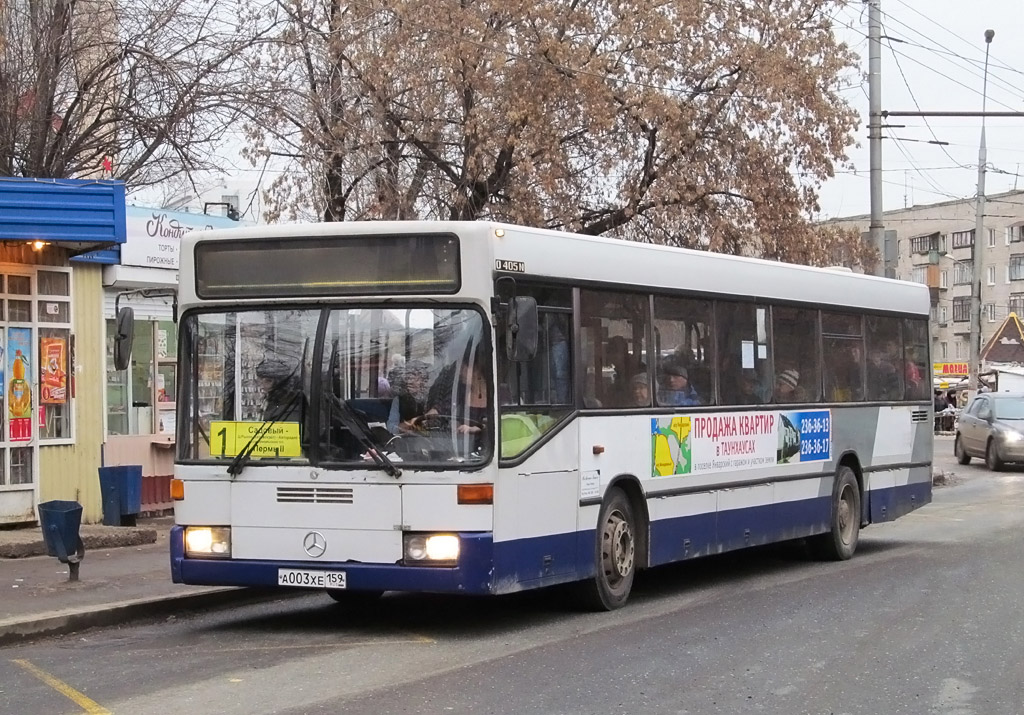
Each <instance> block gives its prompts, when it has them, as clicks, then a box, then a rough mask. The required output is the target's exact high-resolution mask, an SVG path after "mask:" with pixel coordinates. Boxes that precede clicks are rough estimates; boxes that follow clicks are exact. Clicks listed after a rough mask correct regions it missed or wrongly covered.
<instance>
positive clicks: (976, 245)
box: [967, 30, 996, 398]
mask: <svg viewBox="0 0 1024 715" xmlns="http://www.w3.org/2000/svg"><path fill="white" fill-rule="evenodd" d="M995 36H996V33H995V31H994V30H985V72H984V75H983V79H982V91H981V111H982V116H981V141H980V142H979V145H978V198H977V202H976V205H975V209H974V213H975V218H974V242H973V243H972V244H971V270H972V271H973V276H972V280H971V344H970V346H969V347H970V361H971V363H970V365H968V366H967V370H968V377H967V396H968V398H973V397H974V395H975V393H976V392H977V391H978V372H979V370H980V369H981V311H982V307H983V305H984V304H983V303H982V301H981V281H982V278H983V276H982V257H983V256H984V255H985V252H984V251H983V250H981V242H982V240H983V237H982V236H983V234H984V233H985V164H986V162H987V161H988V150H987V149H986V147H985V114H984V112H985V102H986V100H987V98H988V50H989V47H990V46H991V44H992V38H993V37H995Z"/></svg>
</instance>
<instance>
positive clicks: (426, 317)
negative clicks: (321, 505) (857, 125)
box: [178, 306, 493, 476]
mask: <svg viewBox="0 0 1024 715" xmlns="http://www.w3.org/2000/svg"><path fill="white" fill-rule="evenodd" d="M484 326H485V321H484V319H483V315H482V314H481V313H480V312H479V311H478V310H475V309H471V308H461V307H452V306H448V307H445V308H438V307H429V308H428V307H408V308H391V307H388V308H382V307H369V308H367V307H360V308H353V307H345V308H334V309H322V308H312V309H310V308H303V309H273V310H269V309H268V310H248V311H239V312H228V313H199V314H196V313H193V314H190V315H187V316H186V317H185V318H184V319H183V321H182V329H181V335H182V355H183V364H182V374H183V375H185V376H188V377H187V378H186V379H185V380H184V381H183V386H182V394H181V395H180V397H179V401H180V402H181V403H182V404H181V405H179V408H180V410H179V419H180V420H181V422H182V424H180V425H179V426H178V449H179V457H180V458H181V459H184V460H188V461H194V460H204V461H205V460H217V461H220V460H222V459H223V460H225V461H228V462H231V463H232V465H233V469H234V468H236V467H237V470H238V471H241V470H242V469H244V468H245V467H246V465H259V464H264V465H265V464H271V463H274V464H280V463H282V462H283V463H299V464H301V463H309V462H315V463H322V464H325V465H336V466H338V467H349V468H351V467H354V466H359V467H361V468H362V467H365V468H367V469H380V470H382V471H385V472H387V473H388V474H391V475H392V476H398V473H399V471H400V470H399V469H398V468H397V466H396V465H401V464H405V465H415V464H421V465H435V468H436V466H437V465H444V466H464V465H465V464H467V463H482V462H483V461H485V460H486V459H488V458H489V456H490V453H491V450H492V447H491V445H492V442H493V435H492V434H491V433H492V431H493V430H491V429H489V425H490V424H491V423H492V420H491V418H490V411H491V402H492V397H491V396H492V394H493V389H492V387H491V383H492V377H491V376H492V373H491V361H490V355H489V352H488V350H487V349H486V344H485V336H486V331H485V330H484ZM318 341H319V343H318ZM317 361H319V362H317ZM313 430H316V431H315V432H314V431H313ZM314 434H316V435H318V437H317V438H311V436H312V435H314Z"/></svg>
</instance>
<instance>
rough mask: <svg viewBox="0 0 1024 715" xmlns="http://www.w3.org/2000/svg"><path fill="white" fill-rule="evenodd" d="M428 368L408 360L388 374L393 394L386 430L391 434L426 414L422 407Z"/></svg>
mask: <svg viewBox="0 0 1024 715" xmlns="http://www.w3.org/2000/svg"><path fill="white" fill-rule="evenodd" d="M429 372H430V368H429V367H428V366H427V364H426V363H425V362H422V361H421V360H410V361H408V362H407V363H405V364H404V365H401V366H398V367H395V369H394V370H392V371H391V373H390V374H389V376H388V377H389V379H390V380H391V388H392V390H393V392H394V395H395V397H394V402H393V403H392V409H391V415H390V417H389V418H388V429H389V430H391V431H392V432H394V431H395V428H396V427H398V426H401V427H405V428H408V427H409V426H410V425H411V424H412V421H413V420H415V419H416V418H417V417H420V416H422V415H423V413H424V412H426V407H425V406H424V399H425V392H426V387H427V375H428V373H429Z"/></svg>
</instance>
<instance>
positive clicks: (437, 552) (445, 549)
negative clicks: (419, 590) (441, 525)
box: [403, 534, 459, 566]
mask: <svg viewBox="0 0 1024 715" xmlns="http://www.w3.org/2000/svg"><path fill="white" fill-rule="evenodd" d="M403 540H404V542H405V544H404V546H405V549H404V552H405V563H406V565H407V566H412V565H416V566H455V565H456V564H457V563H458V561H459V537H458V536H456V535H455V534H406V535H405V537H404V539H403Z"/></svg>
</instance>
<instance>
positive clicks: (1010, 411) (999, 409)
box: [993, 397, 1024, 420]
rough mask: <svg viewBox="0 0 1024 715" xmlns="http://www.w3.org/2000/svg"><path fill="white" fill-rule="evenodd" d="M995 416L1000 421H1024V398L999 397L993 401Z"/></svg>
mask: <svg viewBox="0 0 1024 715" xmlns="http://www.w3.org/2000/svg"><path fill="white" fill-rule="evenodd" d="M993 403H994V409H993V414H994V415H995V417H996V419H999V420H1024V398H1020V397H999V398H996V399H995V400H993Z"/></svg>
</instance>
